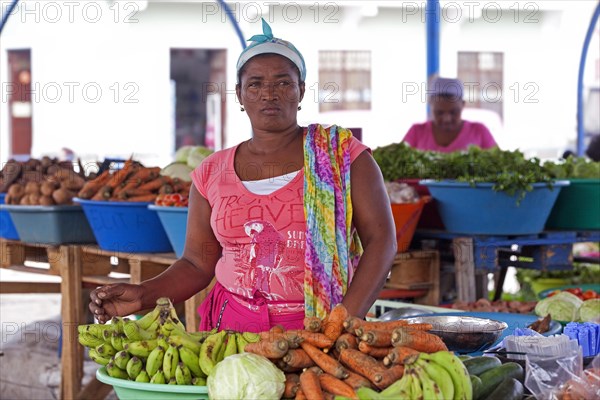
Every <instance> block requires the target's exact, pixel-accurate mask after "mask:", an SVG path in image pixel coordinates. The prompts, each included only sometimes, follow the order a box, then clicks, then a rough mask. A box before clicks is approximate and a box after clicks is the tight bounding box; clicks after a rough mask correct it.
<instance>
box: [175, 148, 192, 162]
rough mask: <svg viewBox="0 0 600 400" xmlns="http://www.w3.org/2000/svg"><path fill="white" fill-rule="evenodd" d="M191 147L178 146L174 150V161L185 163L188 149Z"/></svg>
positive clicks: (190, 149) (188, 152)
mask: <svg viewBox="0 0 600 400" xmlns="http://www.w3.org/2000/svg"><path fill="white" fill-rule="evenodd" d="M193 148H194V146H181V147H180V148H178V149H177V151H176V152H175V161H176V162H182V163H187V159H188V155H189V154H190V151H192V149H193Z"/></svg>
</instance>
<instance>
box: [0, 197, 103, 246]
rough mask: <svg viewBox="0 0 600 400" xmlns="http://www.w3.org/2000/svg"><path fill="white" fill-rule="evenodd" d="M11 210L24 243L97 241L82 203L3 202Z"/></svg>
mask: <svg viewBox="0 0 600 400" xmlns="http://www.w3.org/2000/svg"><path fill="white" fill-rule="evenodd" d="M0 209H1V210H2V211H8V212H9V213H10V218H11V219H12V221H13V223H14V224H15V227H16V229H17V232H18V234H19V238H20V240H21V241H22V242H25V243H42V244H55V245H58V244H66V243H81V244H83V243H95V242H96V239H95V238H94V234H93V232H92V229H91V228H90V225H89V223H88V221H87V219H86V217H85V214H84V213H83V210H82V208H81V207H80V206H20V205H8V204H2V205H0Z"/></svg>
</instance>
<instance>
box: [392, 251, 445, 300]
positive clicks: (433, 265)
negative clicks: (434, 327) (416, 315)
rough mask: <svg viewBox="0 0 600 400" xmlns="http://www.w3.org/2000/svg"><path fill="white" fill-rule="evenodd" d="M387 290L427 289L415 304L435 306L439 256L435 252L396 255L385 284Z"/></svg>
mask: <svg viewBox="0 0 600 400" xmlns="http://www.w3.org/2000/svg"><path fill="white" fill-rule="evenodd" d="M385 287H386V288H389V289H402V290H417V289H427V294H426V295H425V296H422V297H416V298H415V303H419V304H427V305H435V306H437V305H438V304H439V301H440V256H439V252H438V251H437V250H419V251H409V252H405V253H398V254H397V255H396V258H395V259H394V264H393V265H392V269H391V271H390V275H389V277H388V279H387V281H386V283H385Z"/></svg>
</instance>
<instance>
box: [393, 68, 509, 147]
mask: <svg viewBox="0 0 600 400" xmlns="http://www.w3.org/2000/svg"><path fill="white" fill-rule="evenodd" d="M431 88H432V89H431V90H430V92H429V105H430V107H431V117H432V119H431V120H430V121H427V122H424V123H419V124H414V125H413V126H412V127H411V128H410V129H409V130H408V133H407V134H406V136H404V139H403V140H402V141H403V142H405V143H408V144H409V145H410V146H411V147H413V148H415V149H419V150H431V151H437V152H441V153H450V152H453V151H459V150H466V149H467V148H468V147H469V146H477V147H480V148H482V149H489V148H492V147H497V146H498V145H497V144H496V141H495V140H494V138H493V137H492V134H491V133H490V131H489V130H488V129H487V128H486V127H485V125H483V124H481V123H479V122H470V121H465V120H463V119H462V117H461V115H462V110H463V107H464V105H465V101H464V100H463V84H462V82H461V81H460V80H458V79H448V78H437V79H436V80H434V81H433V83H432V84H431Z"/></svg>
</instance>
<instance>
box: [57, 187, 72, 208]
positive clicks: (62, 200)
mask: <svg viewBox="0 0 600 400" xmlns="http://www.w3.org/2000/svg"><path fill="white" fill-rule="evenodd" d="M73 197H75V194H74V193H73V192H71V191H70V190H67V189H65V188H60V189H56V190H55V191H54V192H53V193H52V198H53V199H54V201H55V202H56V204H57V205H64V204H71V200H72V199H73Z"/></svg>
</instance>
